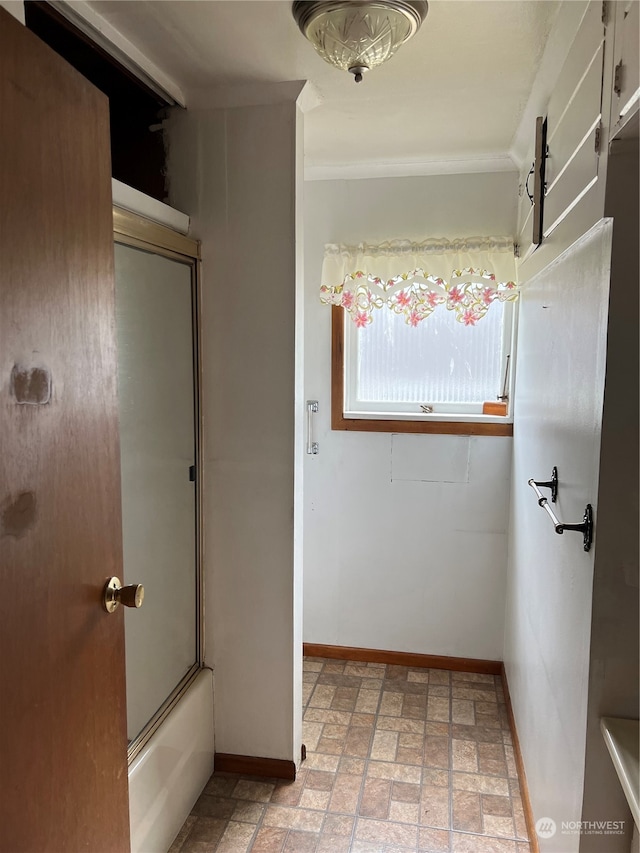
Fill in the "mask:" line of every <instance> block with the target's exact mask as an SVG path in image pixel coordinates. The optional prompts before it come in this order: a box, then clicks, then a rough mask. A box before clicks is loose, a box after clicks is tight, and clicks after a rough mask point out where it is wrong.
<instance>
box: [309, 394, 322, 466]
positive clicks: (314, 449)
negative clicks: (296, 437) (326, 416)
mask: <svg viewBox="0 0 640 853" xmlns="http://www.w3.org/2000/svg"><path fill="white" fill-rule="evenodd" d="M317 411H318V401H317V400H307V453H308V454H309V456H315V455H316V454H317V453H318V450H319V448H318V442H317V441H314V440H313V416H314V415H315V414H316V413H317Z"/></svg>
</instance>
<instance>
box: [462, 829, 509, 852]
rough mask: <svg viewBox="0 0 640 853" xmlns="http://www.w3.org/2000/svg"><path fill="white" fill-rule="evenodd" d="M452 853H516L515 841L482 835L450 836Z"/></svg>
mask: <svg viewBox="0 0 640 853" xmlns="http://www.w3.org/2000/svg"><path fill="white" fill-rule="evenodd" d="M451 850H452V853H517V851H516V844H515V841H508V840H507V839H506V838H491V837H489V836H484V835H465V834H464V833H461V832H453V833H452V834H451Z"/></svg>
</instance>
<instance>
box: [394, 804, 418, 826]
mask: <svg viewBox="0 0 640 853" xmlns="http://www.w3.org/2000/svg"><path fill="white" fill-rule="evenodd" d="M419 817H420V805H419V804H418V803H398V802H395V801H394V800H392V801H391V805H390V806H389V815H388V818H389V820H392V821H395V822H396V823H412V824H417V823H418V818H419Z"/></svg>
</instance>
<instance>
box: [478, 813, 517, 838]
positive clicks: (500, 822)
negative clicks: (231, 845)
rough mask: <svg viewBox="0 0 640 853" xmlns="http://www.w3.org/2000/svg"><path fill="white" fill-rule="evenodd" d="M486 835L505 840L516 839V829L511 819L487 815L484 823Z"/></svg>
mask: <svg viewBox="0 0 640 853" xmlns="http://www.w3.org/2000/svg"><path fill="white" fill-rule="evenodd" d="M483 828H484V833H485V835H497V836H504V837H505V838H514V837H515V827H514V825H513V820H512V819H511V818H510V817H495V816H494V815H489V814H487V815H485V816H484V821H483Z"/></svg>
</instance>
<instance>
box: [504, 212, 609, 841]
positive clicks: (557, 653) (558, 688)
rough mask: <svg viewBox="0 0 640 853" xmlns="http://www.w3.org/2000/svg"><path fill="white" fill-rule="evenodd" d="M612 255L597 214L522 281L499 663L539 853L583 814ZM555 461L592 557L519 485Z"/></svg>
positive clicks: (569, 513) (561, 502)
mask: <svg viewBox="0 0 640 853" xmlns="http://www.w3.org/2000/svg"><path fill="white" fill-rule="evenodd" d="M610 252H611V220H603V221H602V222H601V223H600V224H598V225H596V226H594V229H592V231H590V232H589V233H588V235H586V236H585V237H582V238H581V239H580V241H578V244H576V245H574V247H571V248H570V249H568V250H567V252H565V253H564V254H563V255H562V256H561V257H560V258H559V259H557V260H556V261H554V262H553V263H552V264H551V265H550V266H549V267H547V268H545V269H544V270H543V271H542V272H540V273H538V275H537V276H535V277H534V278H533V279H531V280H529V281H527V282H525V283H524V285H523V291H522V296H521V305H520V321H519V332H518V363H517V373H516V394H515V396H516V419H515V430H514V435H515V440H514V456H513V479H512V490H511V494H512V509H511V518H510V535H509V581H508V592H507V619H506V631H505V667H506V671H507V678H508V682H509V688H510V692H511V699H512V702H513V707H514V712H515V718H516V723H517V727H518V734H519V739H520V745H521V749H522V754H523V758H524V765H525V768H526V774H527V781H528V786H529V792H530V795H531V801H532V807H533V812H534V816H535V818H536V819H539V818H541V817H548V818H552V819H553V820H555V821H556V823H557V824H558V833H557V834H556V835H555V836H553V837H552V838H550V839H548V840H545V839H540V849H541V850H542V851H545V853H573V851H577V850H578V846H579V841H580V837H579V835H578V834H575V835H563V834H561V831H560V826H561V822H562V821H579V820H580V818H581V814H582V789H583V780H584V760H585V736H586V717H587V693H588V678H589V643H590V633H591V602H592V583H593V564H594V553H595V551H596V550H597V546H598V543H597V537H598V523H599V520H598V519H599V512H598V472H599V453H600V434H601V423H602V405H603V392H604V370H605V353H606V335H607V303H608V292H609V269H610ZM554 465H556V466H557V467H558V474H559V493H558V500H557V503H556V504H555V505H554V510H555V512H556V515H557V516H558V518H560V519H561V520H562V521H565V522H578V521H581V519H582V514H583V512H584V509H585V505H586V504H587V503H591V504H592V505H593V509H594V513H595V524H596V542H595V547H594V548H592V550H591V551H590V552H589V553H585V551H584V550H583V542H582V535H581V534H579V533H573V532H565V533H564V534H563V535H561V536H559V535H557V534H556V533H555V532H554V529H553V527H552V524H551V521H550V519H549V517H548V516H547V515H546V513H545V512H544V511H543V510H542V509H541V508H540V507H539V506H538V504H537V501H536V496H535V494H534V493H533V491H532V489H531V488H530V487H529V486H528V485H527V481H528V480H529V478H531V477H533V478H534V479H537V480H547V479H549V477H550V475H551V470H552V468H553V466H554ZM602 819H606V816H604V815H603V816H602Z"/></svg>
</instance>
